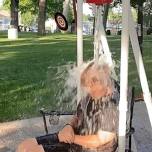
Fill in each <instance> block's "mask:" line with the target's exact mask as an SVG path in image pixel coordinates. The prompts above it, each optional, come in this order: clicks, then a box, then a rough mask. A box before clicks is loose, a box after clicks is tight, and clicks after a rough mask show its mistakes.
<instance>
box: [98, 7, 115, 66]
mask: <svg viewBox="0 0 152 152" xmlns="http://www.w3.org/2000/svg"><path fill="white" fill-rule="evenodd" d="M101 11H102V10H101ZM101 11H100V14H101ZM99 25H100V28H99V36H100V40H101V45H102V49H103V52H104V54H105V57H106V61H107V63H108V64H109V66H110V67H112V66H113V62H112V55H111V52H110V48H109V45H108V41H107V38H106V33H105V30H104V26H103V15H100V22H99Z"/></svg>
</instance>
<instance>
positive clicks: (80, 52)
mask: <svg viewBox="0 0 152 152" xmlns="http://www.w3.org/2000/svg"><path fill="white" fill-rule="evenodd" d="M82 63H83V0H78V1H77V65H78V66H80V65H81V64H82Z"/></svg>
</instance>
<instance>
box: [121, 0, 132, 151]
mask: <svg viewBox="0 0 152 152" xmlns="http://www.w3.org/2000/svg"><path fill="white" fill-rule="evenodd" d="M129 8H130V0H123V1H122V10H123V14H122V27H123V29H122V37H121V66H120V102H119V140H118V143H119V152H125V142H126V141H125V138H126V112H127V90H128V52H129V51H128V50H129V23H128V21H129V20H128V19H129V18H128V17H129V15H128V12H129Z"/></svg>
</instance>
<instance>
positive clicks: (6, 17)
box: [0, 10, 11, 31]
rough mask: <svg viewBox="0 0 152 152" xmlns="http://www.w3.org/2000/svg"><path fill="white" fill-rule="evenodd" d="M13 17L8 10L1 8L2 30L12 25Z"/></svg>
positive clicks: (0, 20)
mask: <svg viewBox="0 0 152 152" xmlns="http://www.w3.org/2000/svg"><path fill="white" fill-rule="evenodd" d="M10 21H11V17H10V13H9V12H8V11H6V10H0V30H1V31H4V30H8V27H9V25H10Z"/></svg>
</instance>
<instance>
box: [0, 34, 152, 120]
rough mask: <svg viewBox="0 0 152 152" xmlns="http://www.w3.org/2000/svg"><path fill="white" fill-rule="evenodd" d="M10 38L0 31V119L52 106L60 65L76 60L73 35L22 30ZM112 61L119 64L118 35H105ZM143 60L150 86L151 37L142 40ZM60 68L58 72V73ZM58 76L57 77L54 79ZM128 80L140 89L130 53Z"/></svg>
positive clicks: (89, 52)
mask: <svg viewBox="0 0 152 152" xmlns="http://www.w3.org/2000/svg"><path fill="white" fill-rule="evenodd" d="M19 37H20V39H19V40H16V41H10V40H8V39H7V35H6V33H0V122H3V121H10V120H15V119H23V118H29V117H33V116H37V115H38V114H39V109H40V108H42V107H44V108H50V107H54V106H55V104H56V103H55V102H56V99H55V97H56V96H55V95H54V94H55V91H56V90H60V87H61V85H62V81H60V79H62V80H64V79H65V77H64V78H63V77H60V74H61V75H62V74H63V73H65V71H66V70H64V66H63V65H67V64H73V63H75V61H76V35H73V34H53V35H48V36H45V37H38V36H37V35H36V34H31V33H22V34H20V35H19ZM108 41H109V45H110V48H111V51H112V54H113V58H114V60H115V61H116V62H117V63H119V59H120V37H119V36H109V37H108ZM143 48H144V49H143V50H144V63H145V68H146V72H147V75H148V80H149V85H150V88H151V89H152V86H151V82H152V75H151V73H152V72H151V66H152V60H151V58H152V36H147V37H145V39H144V45H143ZM84 50H85V51H84V59H85V60H89V59H92V58H93V38H92V37H85V38H84ZM59 69H60V70H59ZM59 71H60V72H59ZM58 78H59V79H58ZM129 83H130V85H134V86H135V87H136V90H137V92H139V91H140V82H139V79H138V75H137V70H136V65H135V62H134V58H133V54H132V52H131V53H130V60H129Z"/></svg>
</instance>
